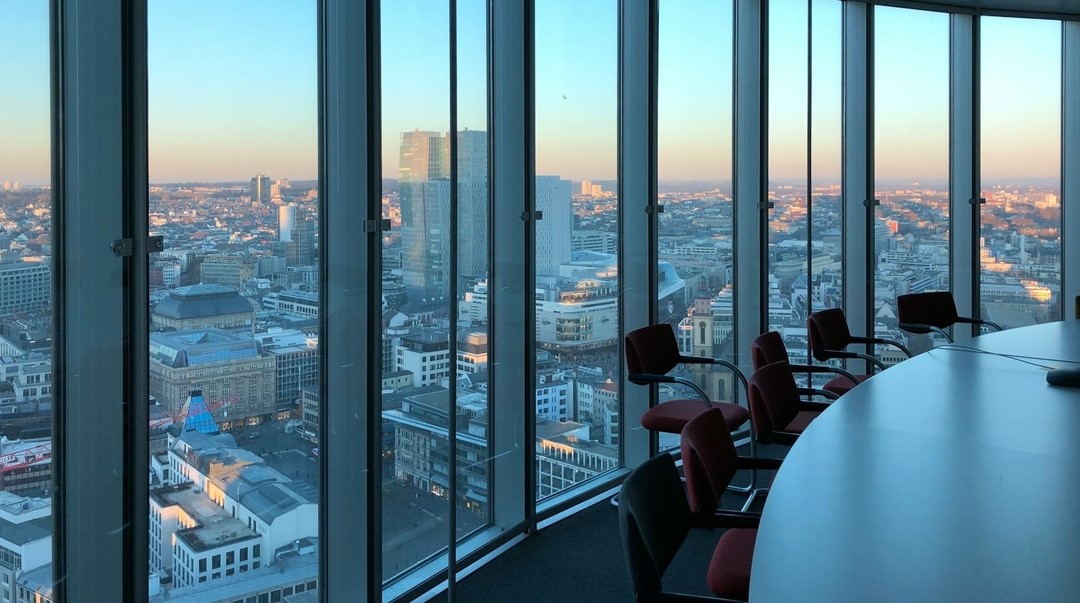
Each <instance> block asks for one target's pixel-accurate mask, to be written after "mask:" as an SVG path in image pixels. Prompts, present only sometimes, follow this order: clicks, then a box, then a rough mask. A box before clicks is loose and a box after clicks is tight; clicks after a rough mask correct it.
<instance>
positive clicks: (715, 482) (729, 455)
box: [679, 408, 739, 513]
mask: <svg viewBox="0 0 1080 603" xmlns="http://www.w3.org/2000/svg"><path fill="white" fill-rule="evenodd" d="M679 445H680V447H681V448H682V461H683V473H684V474H686V492H687V496H688V498H689V499H690V509H691V510H692V511H697V512H710V513H711V512H712V511H713V510H714V509H716V505H717V503H718V502H720V496H721V495H722V494H723V493H724V490H726V489H727V487H728V485H729V484H730V483H731V480H732V478H734V477H735V472H736V470H737V469H738V467H737V464H738V459H739V453H738V452H737V451H736V450H735V442H734V441H733V440H732V439H731V432H730V431H729V430H728V427H727V422H726V421H725V420H724V413H723V412H721V411H720V409H718V408H712V409H709V410H706V411H705V412H703V413H701V414H699V415H698V416H696V417H694V418H693V419H690V421H689V422H688V423H687V424H686V427H683V430H682V438H681V441H680V443H679Z"/></svg>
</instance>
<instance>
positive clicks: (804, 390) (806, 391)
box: [795, 387, 840, 400]
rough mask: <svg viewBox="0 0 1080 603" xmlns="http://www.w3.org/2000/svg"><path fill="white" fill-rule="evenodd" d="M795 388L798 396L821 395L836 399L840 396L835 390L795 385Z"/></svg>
mask: <svg viewBox="0 0 1080 603" xmlns="http://www.w3.org/2000/svg"><path fill="white" fill-rule="evenodd" d="M795 390H796V391H797V392H799V395H800V396H822V397H825V398H828V399H830V400H836V399H837V398H839V397H840V396H839V395H838V394H837V393H836V392H830V391H827V390H824V389H817V388H813V387H796V388H795Z"/></svg>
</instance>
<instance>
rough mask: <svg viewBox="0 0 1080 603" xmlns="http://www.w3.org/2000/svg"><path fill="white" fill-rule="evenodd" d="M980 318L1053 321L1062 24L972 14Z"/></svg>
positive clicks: (1057, 282)
mask: <svg viewBox="0 0 1080 603" xmlns="http://www.w3.org/2000/svg"><path fill="white" fill-rule="evenodd" d="M980 27H981V34H980V35H981V38H980V39H981V42H982V44H981V48H980V49H979V52H980V73H981V81H980V82H979V94H980V96H979V107H980V112H981V113H980V121H981V123H980V149H979V162H980V167H981V173H980V174H979V177H980V180H981V184H982V193H981V194H982V199H983V200H984V202H983V203H982V205H981V209H982V211H981V213H980V223H981V229H980V232H979V242H980V247H979V262H980V266H981V277H980V279H979V281H980V284H979V287H980V301H981V306H982V307H981V317H982V318H984V319H989V320H992V321H994V322H996V323H998V324H1000V325H1001V326H1003V327H1005V328H1009V327H1020V326H1025V325H1030V324H1035V323H1041V322H1047V321H1052V320H1060V319H1061V316H1062V309H1061V299H1060V295H1061V264H1062V257H1061V220H1062V204H1061V77H1062V73H1061V23H1060V22H1058V21H1046V20H1034V19H1012V18H1000V17H985V18H983V19H981V20H980Z"/></svg>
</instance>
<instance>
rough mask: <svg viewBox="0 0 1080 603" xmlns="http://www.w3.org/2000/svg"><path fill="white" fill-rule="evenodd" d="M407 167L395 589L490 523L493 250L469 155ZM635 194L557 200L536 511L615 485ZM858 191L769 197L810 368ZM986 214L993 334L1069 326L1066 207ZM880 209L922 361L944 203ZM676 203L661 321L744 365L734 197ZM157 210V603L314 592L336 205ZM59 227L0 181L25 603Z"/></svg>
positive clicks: (391, 283) (710, 377) (539, 368)
mask: <svg viewBox="0 0 1080 603" xmlns="http://www.w3.org/2000/svg"><path fill="white" fill-rule="evenodd" d="M457 136H458V140H457V143H458V149H459V155H458V162H459V164H458V194H457V211H458V212H459V220H461V221H462V222H463V223H467V224H473V225H478V224H485V223H486V211H487V210H486V207H487V205H486V204H487V196H488V190H487V183H486V174H487V135H486V133H485V132H482V131H470V130H464V131H461V132H459V133H458V135H457ZM399 159H400V167H399V178H398V179H395V180H386V182H385V185H384V196H383V200H382V203H383V208H384V210H385V212H386V215H387V216H388V217H390V219H391V221H392V228H391V230H390V231H389V232H387V233H385V235H384V248H383V275H382V280H383V286H382V289H383V304H382V307H383V320H382V324H383V331H382V344H381V350H382V368H383V377H382V391H383V394H382V400H381V407H382V409H383V411H382V415H383V429H382V437H383V442H382V447H383V501H384V503H383V514H384V517H383V534H384V541H383V546H384V555H385V556H384V579H392V578H393V577H394V576H396V575H399V574H401V573H402V572H404V571H406V570H408V569H409V568H410V567H412V566H414V565H416V564H418V563H422V562H424V561H425V560H427V559H429V558H430V557H432V556H433V555H436V554H438V553H439V552H440V551H442V550H443V549H444V548H445V543H446V533H447V524H446V521H447V518H448V516H449V514H448V508H449V507H448V506H449V504H450V502H449V501H450V500H451V499H452V500H454V501H456V502H457V504H458V505H459V512H458V513H457V517H458V525H457V526H456V532H457V534H458V535H459V537H464V536H467V535H468V534H469V533H470V532H472V531H474V530H477V529H479V528H482V527H483V526H484V525H486V523H487V522H488V519H489V509H488V498H487V496H488V490H487V483H488V479H487V477H488V476H487V472H488V466H489V464H488V461H489V460H490V456H491V455H490V453H489V449H488V438H487V437H486V434H487V430H488V410H489V403H488V399H487V382H488V374H489V366H490V361H489V358H488V325H487V316H488V308H487V294H488V291H487V286H488V284H487V280H486V278H487V258H488V250H487V239H486V233H484V232H482V230H483V229H479V230H477V229H473V230H472V232H471V233H470V236H469V237H460V238H459V239H458V242H457V244H456V251H457V256H456V257H450V252H451V241H450V237H449V236H448V233H450V230H449V223H450V221H449V217H450V211H451V205H450V197H451V195H450V181H449V140H448V135H446V134H444V133H439V132H431V131H419V130H416V131H412V132H403V133H401V135H400V157H399ZM615 191H616V183H615V182H613V181H604V180H597V181H570V180H567V179H563V178H560V177H559V176H557V175H541V176H538V177H537V179H536V200H537V201H536V202H537V208H538V209H540V210H541V211H543V212H544V219H543V220H542V221H540V222H538V223H537V233H536V273H537V280H536V305H535V311H536V315H535V320H536V336H537V341H536V346H535V353H536V364H535V366H536V372H537V376H536V382H535V388H536V391H535V397H534V402H535V416H536V444H535V445H536V471H537V476H538V477H537V488H536V492H535V494H536V497H537V500H543V499H546V498H548V497H551V496H554V495H557V494H559V493H561V492H563V491H565V490H567V489H568V488H572V487H574V486H578V485H580V484H582V483H585V482H587V481H588V480H590V479H591V478H593V477H596V476H598V475H601V474H603V473H605V472H608V471H611V470H614V469H616V468H617V467H618V465H619V453H618V451H619V436H620V433H621V427H620V422H621V421H620V420H621V417H620V416H619V409H620V403H619V392H618V382H619V379H620V373H619V365H620V357H619V339H620V338H619V334H618V332H617V324H618V321H617V314H618V292H619V285H618V274H617V262H616V258H617V255H616V254H617V252H618V248H619V241H618V240H617V235H616V225H617V212H618V209H619V203H618V198H617V195H616V192H615ZM841 192H842V191H841V190H840V188H839V186H838V185H835V184H833V185H829V184H822V185H815V187H814V188H813V189H812V190H811V191H810V192H809V195H808V194H807V190H806V187H805V185H797V184H775V185H774V186H772V187H771V189H770V191H769V197H770V200H771V201H772V202H773V204H774V207H773V209H772V211H771V213H770V220H769V242H768V262H769V273H768V287H769V290H768V296H767V299H768V317H769V328H770V329H774V330H778V331H780V332H781V333H782V334H783V336H784V339H785V342H786V343H787V346H788V349H789V353H791V355H792V356H793V357H795V359H796V360H805V359H806V356H807V354H806V349H807V343H806V328H805V320H806V315H807V314H808V313H809V312H810V311H812V310H813V309H820V308H826V307H833V306H837V305H839V301H840V287H841V274H842V273H841V267H842V264H841V242H842V232H841V223H840V200H841ZM984 195H985V198H986V204H985V205H984V206H983V212H982V223H983V232H982V240H981V244H982V245H981V248H980V249H981V258H980V260H981V264H982V277H981V280H982V306H981V310H982V314H983V316H984V317H986V318H990V319H991V320H994V321H996V322H999V323H1000V324H1002V325H1004V326H1006V327H1015V326H1022V325H1026V324H1034V323H1038V322H1045V321H1047V320H1054V319H1055V318H1056V317H1058V316H1059V315H1060V312H1061V309H1060V307H1059V304H1060V300H1059V286H1060V274H1061V261H1062V260H1061V245H1060V233H1059V229H1060V215H1061V213H1060V212H1061V205H1060V200H1059V197H1058V193H1057V190H1056V189H1055V188H1053V187H1050V186H1040V185H1033V184H1018V185H996V186H993V187H990V188H988V189H987V190H985V191H984ZM878 196H879V199H880V205H879V206H878V209H877V217H876V219H875V220H874V229H873V234H872V237H873V257H874V266H875V281H874V321H875V331H876V332H877V334H879V335H884V336H888V337H891V338H895V339H900V340H904V339H906V337H905V335H904V334H903V333H901V332H900V331H899V330H898V329H897V326H896V322H897V321H896V312H895V307H894V306H895V298H896V296H897V295H901V294H904V293H909V292H918V291H932V290H947V289H948V288H949V281H948V279H949V264H948V262H949V231H948V223H949V222H948V202H949V199H948V190H947V187H944V186H932V185H920V184H918V183H911V184H907V185H902V186H890V187H882V188H880V189H879V191H878ZM808 199H809V209H808ZM659 202H660V203H662V204H663V205H664V206H665V211H664V213H663V214H661V223H660V235H659V241H658V246H659V261H660V263H659V266H658V274H659V276H660V278H659V283H660V290H658V291H657V292H656V293H657V300H658V303H659V307H660V313H661V318H662V320H664V321H666V322H669V323H670V324H672V326H673V327H675V328H676V330H677V333H678V334H679V340H680V346H681V347H682V348H683V351H684V352H686V353H693V354H697V355H711V356H718V357H720V356H722V357H727V358H729V359H732V360H735V361H737V362H742V361H744V360H745V359H744V358H741V357H740V355H739V353H738V351H737V350H736V349H735V346H734V341H733V340H732V338H731V333H732V331H733V322H734V316H733V311H732V308H733V287H734V286H736V283H734V282H733V281H732V260H733V250H734V245H733V240H732V232H733V231H732V207H733V206H732V199H731V195H730V188H729V187H725V186H723V185H716V184H713V183H709V184H698V185H692V184H685V183H681V184H670V185H668V184H663V183H661V186H660V194H659ZM150 204H151V212H150V222H149V226H150V231H151V234H159V235H162V236H163V237H164V240H165V250H164V251H162V252H160V253H156V254H155V255H154V256H153V259H152V263H151V268H150V274H149V282H150V287H151V294H150V299H149V304H150V310H151V334H150V352H151V357H150V372H151V374H150V388H151V399H150V401H149V402H150V405H151V406H150V409H151V424H150V433H151V439H150V442H149V446H150V451H151V459H152V466H151V467H150V468H149V474H148V475H149V479H150V484H151V497H150V501H149V513H150V518H151V523H150V525H151V533H150V537H151V538H150V541H151V550H150V552H149V554H150V561H151V569H152V571H153V572H154V575H153V576H151V583H152V586H151V592H152V593H155V594H154V597H166V596H167V597H168V598H169V600H173V601H193V602H194V601H200V600H207V599H206V597H211V598H213V599H214V600H225V599H228V598H229V597H235V598H236V600H242V599H243V598H245V597H246V596H250V595H251V594H252V593H256V594H257V593H268V592H269V593H273V592H278V593H279V594H278V595H277V596H288V595H290V594H294V593H301V592H304V591H305V590H309V589H314V588H316V587H317V579H318V561H317V554H316V551H317V548H318V547H317V544H318V510H317V509H318V508H317V504H318V491H319V480H318V476H319V473H318V471H317V464H318V462H319V409H320V398H319V391H318V387H317V375H318V362H319V359H318V342H319V332H318V325H319V323H318V300H319V279H318V258H319V255H318V241H319V236H318V227H317V216H318V209H319V195H318V189H317V185H316V183H315V182H313V181H304V180H293V181H290V180H289V179H288V178H285V177H269V176H266V175H262V174H258V175H255V176H253V177H251V178H250V179H249V180H247V181H241V182H233V183H200V184H155V185H153V186H152V187H151V189H150ZM50 220H51V209H50V190H49V189H48V187H34V186H23V185H20V184H18V183H16V182H13V181H10V180H6V181H2V189H0V227H2V233H0V259H2V261H0V283H2V291H0V317H2V318H0V348H2V354H0V369H2V370H3V371H4V376H5V379H4V381H2V382H0V417H2V418H0V432H2V434H3V440H2V444H0V445H2V450H0V464H2V467H0V475H2V480H0V487H2V492H0V521H3V522H7V523H9V524H11V525H15V526H19V528H18V529H19V533H20V534H21V535H25V542H20V543H19V547H20V551H21V552H19V554H20V555H21V566H20V570H19V572H18V575H17V576H16V575H15V574H13V575H12V580H11V581H10V582H8V584H11V585H12V598H11V600H23V599H18V598H17V597H18V596H19V594H18V593H19V592H22V593H23V595H25V596H29V595H30V594H31V593H33V592H35V591H37V590H40V589H42V588H46V587H47V586H48V584H49V583H50V581H51V577H50V576H49V555H50V548H49V545H48V542H49V541H50V538H51V536H50V532H51V523H50V519H49V502H48V491H49V480H50V476H51V440H50V433H51V423H50V421H51V418H50V415H51V409H52V397H51V328H52V316H51V312H52V307H51V300H50V295H51V291H50V282H51V265H50V256H51V251H52V250H51V245H50ZM808 224H810V225H812V226H811V231H810V233H809V236H808V233H807V227H808ZM453 262H456V263H457V270H456V276H457V279H458V281H457V282H456V283H452V281H451V278H452V276H451V272H450V265H451V263H453ZM454 291H457V292H458V295H457V297H456V298H453V299H452V298H451V295H452V293H453V292H454ZM452 325H456V329H457V330H456V332H453V333H451V331H450V329H451V328H452ZM702 325H704V326H702ZM699 329H703V331H702V332H705V333H711V335H712V336H711V337H710V338H708V340H707V341H705V342H704V344H703V341H702V340H700V339H699V338H696V337H694V334H695V333H696V332H698V330H699ZM452 340H453V341H454V342H455V345H454V346H451V341H452ZM908 343H914V342H911V341H909V342H908ZM452 350H453V352H454V355H453V357H451V354H452ZM892 360H893V361H898V360H899V359H898V358H893V359H892ZM451 375H453V376H454V383H455V384H456V388H457V391H456V392H455V393H454V395H453V396H451V392H450V391H449V387H450V384H451ZM690 376H691V377H692V378H694V379H695V381H697V382H698V383H699V384H700V385H701V386H702V387H703V388H704V389H705V390H706V391H707V392H709V394H710V395H711V396H713V397H714V398H716V399H731V398H732V396H733V395H735V389H734V384H733V381H732V377H731V375H730V373H723V372H716V373H708V372H702V371H698V372H696V373H695V374H693V375H690ZM676 394H677V392H675V391H673V390H670V389H664V390H662V396H675V395H676ZM450 412H454V413H455V415H456V416H457V422H456V424H457V426H458V434H457V442H458V443H457V458H456V459H454V460H451V459H450V458H449V438H448V428H449V425H450V414H449V413H450ZM455 467H457V468H458V469H457V470H458V471H459V472H460V473H459V475H458V479H457V480H456V483H457V488H458V489H457V492H455V493H453V496H451V494H452V493H451V492H450V491H449V490H448V489H449V488H450V483H451V480H450V471H453V470H454V468H455ZM153 600H156V599H153Z"/></svg>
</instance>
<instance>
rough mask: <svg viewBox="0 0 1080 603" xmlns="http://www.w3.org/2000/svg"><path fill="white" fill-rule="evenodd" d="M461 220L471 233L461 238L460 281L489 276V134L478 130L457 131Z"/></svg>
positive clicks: (460, 285)
mask: <svg viewBox="0 0 1080 603" xmlns="http://www.w3.org/2000/svg"><path fill="white" fill-rule="evenodd" d="M457 168H458V173H457V177H458V199H457V206H458V223H459V225H460V227H461V228H459V232H464V230H463V229H468V231H467V232H468V233H469V234H468V236H463V237H459V238H458V248H457V262H458V275H459V278H460V280H461V282H459V283H458V287H459V290H464V289H466V288H467V286H466V285H467V284H471V283H475V282H477V281H479V280H482V279H484V278H486V277H487V270H488V227H487V220H488V135H487V132H482V131H478V130H464V131H461V132H458V134H457Z"/></svg>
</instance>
